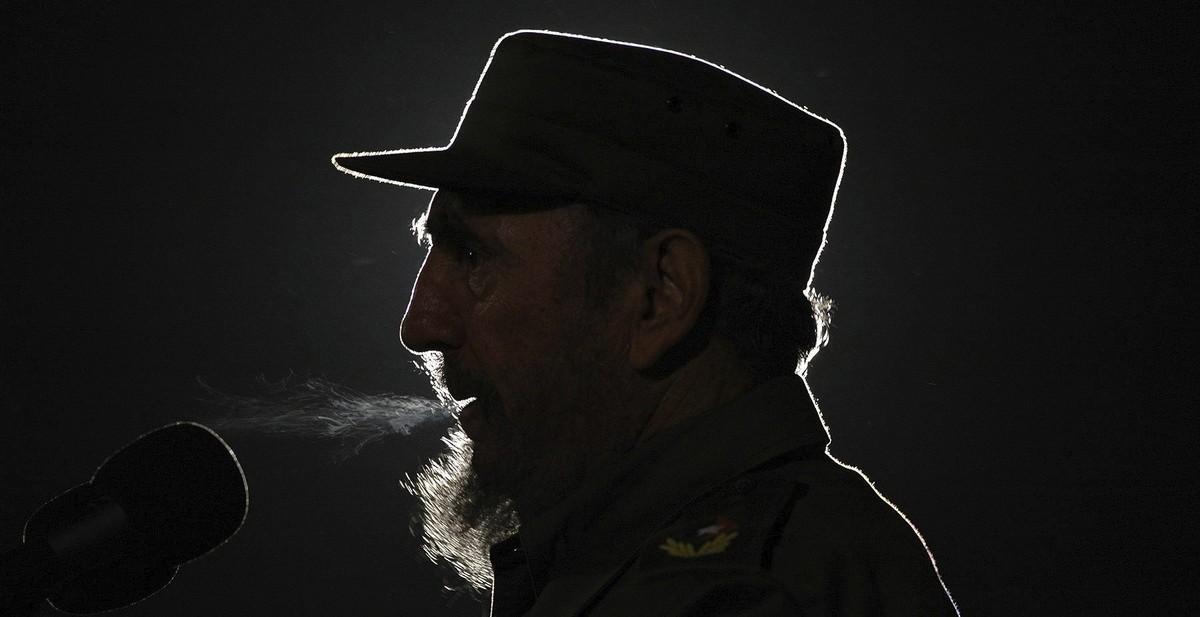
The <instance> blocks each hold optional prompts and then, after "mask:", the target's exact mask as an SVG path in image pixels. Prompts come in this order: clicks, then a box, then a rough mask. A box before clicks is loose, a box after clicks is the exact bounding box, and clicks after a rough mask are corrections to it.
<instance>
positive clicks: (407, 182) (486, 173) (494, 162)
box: [332, 148, 578, 197]
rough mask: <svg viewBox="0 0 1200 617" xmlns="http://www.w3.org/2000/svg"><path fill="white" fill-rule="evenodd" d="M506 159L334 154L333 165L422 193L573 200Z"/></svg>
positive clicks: (441, 152)
mask: <svg viewBox="0 0 1200 617" xmlns="http://www.w3.org/2000/svg"><path fill="white" fill-rule="evenodd" d="M506 158H507V157H484V156H479V155H475V154H473V153H471V152H469V151H466V150H464V149H461V148H416V149H409V150H388V151H383V152H349V153H342V154H335V155H334V156H333V159H332V162H333V165H334V167H336V168H337V169H338V170H340V171H343V172H346V173H348V174H350V175H353V176H356V177H359V178H366V179H369V180H376V181H379V182H387V183H389V184H395V185H399V186H407V187H413V188H419V189H426V190H438V189H447V190H460V191H473V192H481V193H500V194H514V195H529V196H541V197H571V196H572V194H573V193H576V192H578V191H577V189H574V188H573V187H571V186H569V185H567V186H564V185H563V184H562V183H561V182H555V179H554V178H547V177H545V176H544V175H540V174H533V173H530V169H529V168H528V167H527V166H524V165H520V164H519V163H518V164H512V163H516V161H507V160H506Z"/></svg>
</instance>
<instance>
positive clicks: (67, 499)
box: [24, 422, 249, 614]
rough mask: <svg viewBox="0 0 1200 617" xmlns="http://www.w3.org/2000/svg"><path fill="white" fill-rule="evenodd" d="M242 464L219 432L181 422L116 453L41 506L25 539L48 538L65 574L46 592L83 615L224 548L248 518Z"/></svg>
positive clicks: (142, 593)
mask: <svg viewBox="0 0 1200 617" xmlns="http://www.w3.org/2000/svg"><path fill="white" fill-rule="evenodd" d="M248 505H249V494H248V488H247V486H246V477H245V475H244V474H243V472H242V468H241V465H240V464H239V463H238V461H237V457H236V456H234V454H233V451H232V450H230V449H229V446H227V445H226V444H225V442H224V441H223V440H222V439H221V438H220V437H219V436H218V435H217V434H216V433H214V432H213V431H211V430H209V429H208V428H206V427H204V426H201V425H199V424H196V423H193V422H178V423H175V424H169V425H167V426H164V427H162V428H160V429H157V430H154V431H151V432H149V433H147V434H145V435H143V436H141V437H139V438H138V439H137V440H135V441H134V442H133V443H130V444H129V445H127V446H125V447H124V448H122V449H121V450H119V451H118V452H117V453H116V454H113V455H112V456H111V457H109V458H108V460H106V461H105V462H104V463H103V464H101V465H100V467H99V469H97V470H96V473H95V475H93V476H92V480H91V481H90V482H87V483H84V484H81V485H79V486H77V487H75V488H74V489H71V490H70V491H67V492H66V493H63V494H62V495H59V496H58V497H56V498H55V499H53V500H51V501H50V502H49V503H47V504H45V505H44V506H42V507H41V508H39V509H38V511H37V512H35V513H34V514H33V516H32V517H30V519H29V522H27V523H26V525H25V534H24V536H25V542H26V543H27V544H29V543H33V542H44V543H48V544H49V545H50V546H51V547H52V549H53V550H54V551H55V553H56V556H57V559H58V560H59V561H60V562H61V563H60V567H62V568H63V570H62V571H63V572H64V573H67V576H68V578H67V580H66V581H65V582H64V583H63V584H62V585H61V586H59V587H58V588H57V589H56V590H55V591H54V592H53V593H51V594H50V596H49V598H48V599H49V600H50V602H51V604H53V605H54V607H55V608H57V609H58V610H60V611H63V612H66V613H75V614H86V613H95V612H100V611H106V610H112V609H115V608H120V607H122V606H126V605H128V604H132V603H134V602H138V601H140V600H142V599H145V598H146V597H149V596H150V595H152V594H154V593H155V592H157V591H159V590H160V589H162V588H163V587H165V586H166V585H167V584H168V583H170V582H171V579H172V578H173V577H174V576H175V573H176V572H177V571H178V569H179V566H180V565H181V564H183V563H186V562H188V561H191V560H193V559H196V558H198V557H201V556H203V555H204V554H206V553H208V552H209V551H211V550H213V549H215V548H216V547H218V546H220V545H221V544H223V543H224V542H225V541H226V540H227V539H228V538H229V537H230V536H232V535H233V534H234V533H235V532H237V530H238V529H239V528H240V527H241V525H242V522H243V521H244V520H245V518H246V512H247V509H248Z"/></svg>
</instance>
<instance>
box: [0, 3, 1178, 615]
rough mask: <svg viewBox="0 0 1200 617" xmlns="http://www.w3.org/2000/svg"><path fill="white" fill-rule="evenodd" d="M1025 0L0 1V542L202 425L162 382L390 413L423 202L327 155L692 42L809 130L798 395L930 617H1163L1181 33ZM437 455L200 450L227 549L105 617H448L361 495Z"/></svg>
mask: <svg viewBox="0 0 1200 617" xmlns="http://www.w3.org/2000/svg"><path fill="white" fill-rule="evenodd" d="M1020 4H1032V3H1020ZM1044 4H1045V5H1047V6H1046V7H1045V8H1030V7H1024V8H1021V7H1019V6H1018V5H1017V4H1011V3H1008V2H995V3H992V2H984V3H944V4H941V5H940V6H938V5H937V3H928V2H925V3H921V4H920V6H921V8H919V9H918V8H915V7H911V6H910V7H904V8H894V7H893V8H883V7H874V8H868V7H866V6H845V3H840V2H824V3H814V2H793V3H779V6H774V5H768V4H766V3H753V2H743V3H733V2H730V3H725V4H718V3H712V2H703V3H700V2H696V3H682V2H668V1H666V0H663V1H660V2H654V1H647V2H628V3H624V4H604V5H601V4H598V3H591V2H554V1H537V2H534V1H530V2H520V3H518V2H510V3H488V2H464V1H444V2H438V3H433V2H429V3H424V4H421V3H412V2H410V3H405V2H399V1H392V2H358V3H332V2H328V3H313V2H284V1H280V0H270V1H263V2H233V1H212V2H169V3H164V2H149V1H137V2H134V1H127V2H116V1H91V2H84V1H66V0H45V1H37V2H34V1H27V0H21V1H11V0H10V1H8V2H5V3H4V4H3V9H0V11H2V12H0V23H3V24H4V25H3V26H2V27H3V29H4V33H3V34H4V36H3V39H2V40H3V42H2V43H0V52H2V54H3V59H2V62H3V70H4V73H3V86H2V87H0V92H2V95H0V96H2V98H0V126H2V131H3V154H2V156H3V159H2V160H0V165H2V167H0V170H2V171H0V173H2V181H3V183H2V185H0V204H2V208H3V211H2V215H3V216H2V218H0V221H2V223H0V224H2V226H3V231H4V234H3V261H2V265H0V267H2V268H3V279H2V280H3V291H0V321H2V323H3V339H2V340H0V344H2V345H3V347H2V354H0V363H2V364H0V366H2V369H3V370H2V373H0V380H2V381H0V388H3V393H2V401H3V407H2V408H0V409H2V411H0V413H3V417H2V421H0V546H9V547H11V546H12V544H13V543H15V542H16V541H17V539H18V537H19V534H20V530H21V526H22V524H23V521H24V519H25V517H26V516H27V515H28V514H29V513H30V512H31V511H32V510H33V509H34V508H36V507H37V506H38V505H40V504H41V503H43V502H44V501H45V500H47V499H49V498H51V497H53V496H54V495H55V494H57V493H58V492H60V491H62V490H65V489H66V488H68V487H70V486H73V485H74V484H76V483H78V482H82V481H84V480H86V479H87V478H88V477H89V476H90V474H91V472H92V471H93V470H94V467H95V466H96V465H97V464H98V463H99V462H100V461H101V460H102V459H103V458H104V457H105V456H106V455H107V454H109V453H110V452H111V451H112V450H114V449H115V448H117V447H118V446H120V445H122V444H124V443H125V442H127V441H129V440H131V439H132V438H134V437H136V436H137V435H139V434H140V433H142V432H144V431H146V430H149V429H151V428H154V427H156V426H158V425H161V424H164V423H166V422H169V421H172V420H176V419H181V418H193V419H204V418H205V417H207V416H206V415H205V414H206V413H209V412H208V411H206V409H205V407H204V406H203V405H201V404H200V403H199V399H200V398H202V397H203V393H202V391H201V390H200V388H199V387H198V386H197V384H196V378H197V377H200V378H203V379H204V380H206V381H207V382H208V383H210V384H212V385H214V386H216V387H219V388H222V389H224V390H227V391H231V392H241V393H248V392H252V391H253V390H254V388H255V379H256V378H257V377H259V376H260V375H262V376H264V377H266V378H267V379H279V378H282V377H286V376H288V375H289V374H294V375H297V376H308V375H324V376H326V377H329V378H330V379H333V380H335V381H338V382H341V383H344V384H346V385H349V386H352V387H354V388H358V389H360V390H364V391H369V392H383V391H395V392H402V393H415V394H428V393H429V390H428V386H427V385H426V384H424V382H423V381H422V379H421V378H420V377H419V375H417V373H416V372H415V371H414V370H413V369H412V367H411V361H410V359H409V357H408V356H407V354H406V352H405V351H404V350H403V349H402V348H401V347H400V345H399V343H398V341H397V339H396V336H395V332H396V330H397V328H398V324H399V320H400V318H401V316H402V314H403V310H404V306H405V303H406V300H407V296H408V291H409V288H410V285H411V283H412V279H413V276H414V274H415V272H416V268H417V267H418V265H419V258H420V252H419V250H418V249H417V247H416V246H415V245H414V243H413V242H412V241H411V239H410V237H409V236H408V233H407V231H406V227H407V224H408V221H409V219H410V218H411V216H412V215H413V213H414V211H415V210H416V209H417V208H419V207H421V206H423V205H424V204H425V203H426V202H427V200H428V196H429V194H428V193H425V192H421V191H415V190H406V189H398V188H395V187H389V186H386V185H382V184H377V183H370V182H364V181H357V180H354V179H352V178H350V177H348V176H344V175H343V174H340V173H338V172H336V171H335V170H334V169H333V168H332V167H331V166H330V165H329V163H328V158H329V156H330V155H331V154H333V153H334V152H339V151H345V150H361V149H381V148H388V147H409V146H432V145H441V144H444V143H445V142H446V141H447V140H448V139H449V137H450V135H451V133H452V131H453V129H454V127H455V125H456V123H457V120H458V117H459V113H460V111H461V108H462V105H463V103H464V102H465V101H466V99H467V97H468V96H469V94H470V92H471V89H472V87H473V86H474V83H475V80H476V77H477V75H478V72H479V71H480V69H481V68H482V67H483V64H484V61H485V59H486V57H487V54H488V51H489V50H490V48H491V46H492V44H493V42H494V41H495V39H496V38H497V37H499V36H500V35H501V34H503V33H504V32H506V31H508V30H512V29H516V28H522V27H534V28H548V29H554V30H563V31H570V32H579V33H584V34H591V35H598V36H605V37H611V38H615V39H620V40H629V41H635V42H641V43H647V44H653V45H657V46H663V47H667V48H672V49H677V50H680V51H685V52H689V53H693V54H696V55H698V56H701V57H703V58H706V59H709V60H712V61H714V62H717V63H719V64H723V65H724V66H726V67H729V68H730V69H732V70H735V71H738V72H739V73H741V74H743V75H745V76H746V77H748V78H750V79H753V80H755V81H758V82H760V83H762V84H764V85H766V86H768V87H770V88H773V89H775V90H777V91H778V92H779V93H780V94H782V95H783V96H785V97H788V98H789V99H791V100H793V101H796V102H797V103H799V104H803V105H806V106H808V107H809V108H810V109H812V110H813V111H815V112H817V113H819V114H822V115H824V116H827V117H829V118H830V119H832V120H834V121H835V122H837V123H838V124H839V125H841V126H842V127H843V129H844V130H845V131H846V133H847V135H848V136H849V141H850V150H849V161H848V166H847V171H846V176H845V180H844V183H843V190H842V193H841V197H840V200H839V203H838V210H837V213H836V216H835V217H834V219H833V224H832V227H831V230H830V244H829V246H828V248H827V250H826V252H825V255H824V259H823V261H822V262H821V265H820V267H819V269H818V273H817V280H816V283H817V286H818V288H819V289H821V290H822V291H824V292H825V293H827V294H829V295H831V296H833V297H834V298H835V300H836V301H837V303H838V310H837V313H836V327H835V329H834V331H833V337H832V344H831V347H830V348H828V349H827V350H826V351H824V352H823V353H822V354H821V355H820V357H819V358H818V360H817V362H816V364H815V365H814V368H813V369H812V372H811V375H810V383H811V384H812V387H813V389H814V391H815V392H816V393H817V395H818V397H819V398H820V401H821V403H822V407H823V410H824V413H825V418H826V419H827V421H828V422H829V424H830V426H831V428H832V432H833V436H834V441H833V451H834V453H835V454H837V455H838V456H840V457H841V458H842V459H843V460H845V461H847V462H850V463H853V464H856V465H859V466H861V467H862V468H863V469H865V470H866V471H867V472H868V473H869V474H870V475H871V477H872V478H873V480H874V481H875V483H876V485H877V487H878V488H879V489H880V490H882V491H883V492H884V493H885V494H887V495H889V496H890V497H891V498H892V499H893V500H894V501H895V503H896V504H898V505H899V506H900V507H901V508H902V509H903V510H904V511H905V512H907V513H908V515H909V516H910V517H911V518H912V519H913V520H914V521H916V522H917V524H918V525H919V526H920V528H921V530H922V532H923V534H924V536H925V539H926V540H927V541H928V543H929V545H930V547H931V548H932V549H933V551H934V553H935V554H936V556H937V557H938V562H939V564H940V566H941V569H942V572H943V574H944V578H945V581H946V583H947V585H948V586H949V587H950V589H951V591H952V592H953V593H954V595H955V597H956V598H957V600H958V602H959V604H960V607H961V608H962V611H963V613H964V615H978V616H984V615H1122V614H1163V615H1183V614H1196V612H1197V611H1198V610H1200V594H1198V593H1197V591H1196V590H1195V589H1194V588H1195V587H1196V584H1195V583H1196V580H1197V570H1198V568H1197V566H1198V561H1200V537H1198V536H1200V534H1198V533H1197V526H1196V516H1195V511H1196V505H1197V498H1196V497H1197V486H1196V479H1195V475H1196V474H1195V471H1196V469H1197V456H1196V450H1197V436H1198V435H1200V430H1198V429H1200V427H1198V426H1197V421H1196V405H1195V401H1196V398H1195V397H1194V396H1193V390H1194V388H1193V387H1192V386H1193V382H1194V381H1195V379H1196V371H1195V369H1194V361H1193V351H1194V347H1193V340H1194V339H1195V335H1196V329H1197V327H1196V321H1195V319H1194V316H1193V311H1192V306H1193V304H1192V300H1193V298H1194V294H1193V293H1192V289H1191V287H1192V276H1193V271H1194V265H1195V261H1196V258H1195V255H1194V253H1193V251H1192V238H1193V234H1194V233H1195V232H1196V225H1195V224H1196V222H1197V216H1196V206H1197V193H1198V191H1197V176H1198V169H1200V149H1198V148H1197V144H1198V139H1197V130H1196V129H1197V126H1198V125H1200V122H1198V113H1197V98H1196V97H1195V95H1194V94H1195V88H1196V86H1197V83H1196V81H1197V78H1196V74H1197V69H1198V68H1200V67H1198V66H1197V61H1196V58H1197V50H1196V49H1195V47H1194V45H1193V44H1192V39H1194V38H1195V37H1196V32H1197V31H1200V28H1198V26H1200V23H1198V21H1200V20H1197V9H1195V8H1185V7H1189V5H1188V4H1187V3H1179V4H1178V5H1174V6H1170V5H1161V4H1142V3H1130V6H1136V7H1138V8H1136V9H1116V8H1107V7H1104V6H1101V5H1099V4H1096V3H1080V4H1079V6H1078V7H1074V8H1071V7H1066V6H1063V5H1061V4H1060V3H1044ZM1052 4H1053V5H1056V8H1049V5H1052ZM168 5H169V8H168ZM1190 7H1194V5H1190ZM436 437H437V433H436V432H435V431H433V430H427V431H423V432H420V433H419V434H418V435H417V436H416V437H415V438H407V439H401V438H397V439H389V440H386V441H385V442H383V443H380V444H377V445H374V446H370V447H368V448H367V449H366V450H365V451H364V452H363V453H362V454H361V455H360V456H358V457H356V458H353V459H350V460H349V461H346V462H342V463H334V462H333V459H332V456H331V453H332V449H331V444H324V443H320V442H306V441H297V440H280V439H269V438H264V437H251V436H241V435H231V436H230V442H231V444H232V445H233V447H234V449H235V450H236V451H237V452H238V454H239V456H240V458H241V460H242V462H243V465H244V466H245V468H246V471H247V474H248V477H249V482H250V485H251V493H252V498H251V500H252V502H251V511H250V515H249V518H248V520H247V521H246V524H245V526H244V527H243V529H242V530H241V531H240V532H239V533H238V535H237V536H236V537H234V538H233V539H232V540H231V541H230V542H229V543H228V544H227V545H226V546H225V547H223V548H222V549H220V550H218V551H217V552H215V553H214V554H212V555H210V556H208V557H206V558H204V559H201V560H200V561H198V562H196V563H193V564H190V565H188V566H186V567H185V568H184V569H183V571H182V573H181V575H180V576H179V578H178V579H177V580H176V581H175V582H174V583H173V584H172V585H171V586H169V587H168V588H167V589H166V590H164V591H163V592H161V593H160V594H158V595H156V596H154V597H152V598H150V599H149V600H147V601H145V602H143V603H142V604H140V605H138V606H136V607H134V608H131V609H128V610H126V611H124V612H123V613H121V614H126V615H176V616H181V617H186V616H198V615H211V614H223V615H343V614H344V615H425V614H445V615H468V614H475V612H476V610H477V608H476V606H475V605H474V604H472V603H471V602H470V601H469V599H466V598H458V599H457V600H454V599H453V598H451V597H450V596H448V595H447V594H445V593H444V592H443V591H442V590H441V579H440V577H439V575H438V574H437V573H436V572H435V571H434V570H433V569H432V568H431V567H430V566H428V565H427V564H426V563H425V562H424V561H423V560H422V558H421V557H420V556H419V551H418V549H417V547H416V544H415V542H414V541H413V539H412V538H411V536H410V534H409V531H408V518H409V509H410V507H411V500H410V499H409V498H408V497H407V496H406V495H405V494H404V493H403V491H402V490H401V489H400V488H399V486H398V483H397V482H398V480H399V479H400V478H401V477H403V474H405V473H408V472H413V471H415V470H416V469H418V467H419V465H420V461H421V460H422V459H423V458H424V457H425V456H428V455H429V453H431V452H433V451H434V450H435V449H436V447H437V443H436ZM448 602H451V603H452V606H451V607H450V608H448V609H447V608H445V606H446V604H447V603H448Z"/></svg>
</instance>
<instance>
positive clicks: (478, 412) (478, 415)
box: [458, 397, 484, 441]
mask: <svg viewBox="0 0 1200 617" xmlns="http://www.w3.org/2000/svg"><path fill="white" fill-rule="evenodd" d="M458 423H459V424H460V425H462V429H463V432H464V433H466V434H467V437H468V438H470V440H471V441H478V439H479V435H480V434H481V433H483V430H484V419H483V399H481V398H478V397H476V398H475V399H474V400H472V401H471V402H470V403H467V404H466V405H464V406H463V408H462V410H460V411H459V412H458Z"/></svg>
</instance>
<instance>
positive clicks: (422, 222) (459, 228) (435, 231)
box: [411, 204, 481, 249]
mask: <svg viewBox="0 0 1200 617" xmlns="http://www.w3.org/2000/svg"><path fill="white" fill-rule="evenodd" d="M411 229H412V232H413V236H415V237H416V239H417V243H418V244H420V245H421V246H423V247H425V248H427V249H428V248H431V247H432V246H433V243H434V241H437V240H442V241H446V240H448V241H452V242H462V241H469V242H473V243H479V242H481V239H480V238H479V236H478V234H476V233H475V232H474V231H472V230H471V228H470V227H469V226H467V223H466V221H464V220H463V218H462V213H461V212H460V211H459V210H458V209H457V208H449V207H446V206H445V204H442V206H441V207H439V208H438V209H437V210H436V211H435V210H434V208H433V206H432V204H431V205H430V206H428V207H427V208H425V210H424V211H423V212H421V214H420V215H418V216H417V217H416V218H414V219H413V221H412V225H411Z"/></svg>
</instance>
